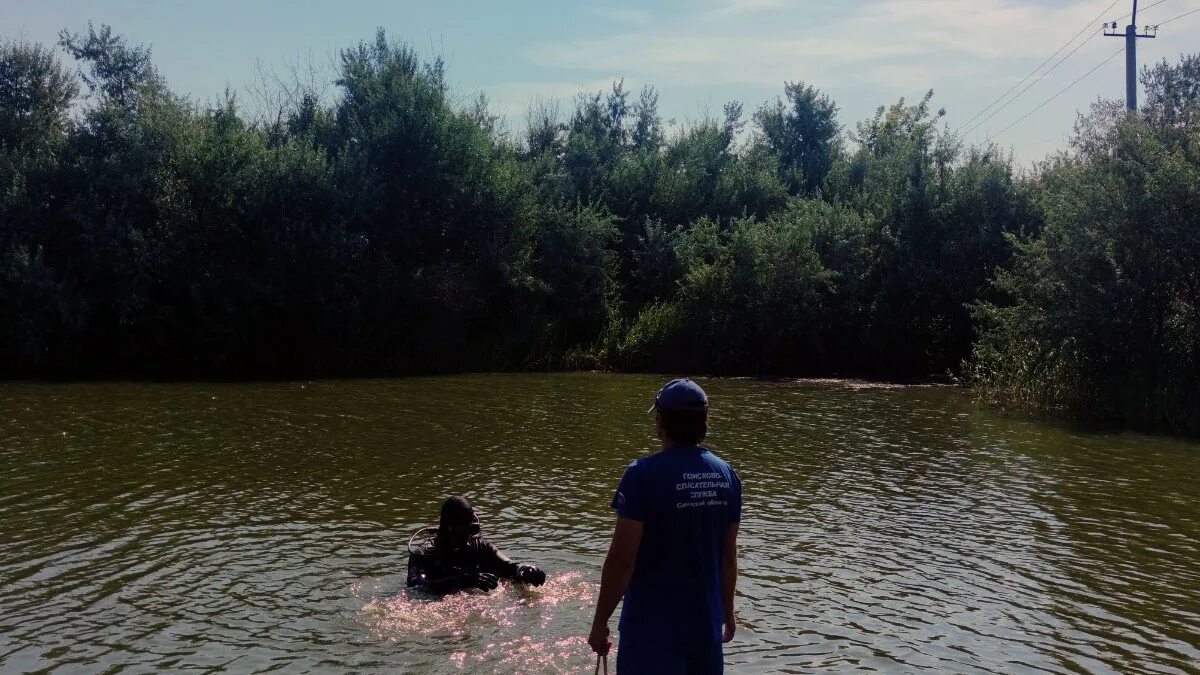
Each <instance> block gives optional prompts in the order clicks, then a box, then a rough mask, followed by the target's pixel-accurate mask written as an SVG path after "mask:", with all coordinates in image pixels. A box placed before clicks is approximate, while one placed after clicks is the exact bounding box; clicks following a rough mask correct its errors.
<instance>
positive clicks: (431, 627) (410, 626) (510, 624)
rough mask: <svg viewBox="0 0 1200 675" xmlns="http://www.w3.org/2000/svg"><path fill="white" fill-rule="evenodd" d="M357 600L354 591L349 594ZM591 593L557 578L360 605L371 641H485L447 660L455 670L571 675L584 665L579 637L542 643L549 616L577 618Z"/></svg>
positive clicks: (585, 652) (574, 579)
mask: <svg viewBox="0 0 1200 675" xmlns="http://www.w3.org/2000/svg"><path fill="white" fill-rule="evenodd" d="M355 590H356V593H361V588H356V589H355ZM596 591H597V585H596V584H595V583H593V582H588V581H584V580H583V575H582V574H581V573H579V572H567V573H564V574H557V575H554V576H553V577H551V578H550V579H548V580H547V581H546V584H545V585H543V586H541V587H540V588H527V587H525V586H522V585H520V584H504V585H502V586H501V587H500V589H498V590H496V591H493V592H491V593H480V592H464V593H456V594H452V595H447V596H445V597H437V596H432V595H429V594H427V593H424V592H422V591H414V590H410V589H409V590H405V591H403V592H401V593H399V594H397V595H394V596H391V597H374V598H370V599H368V600H367V602H366V604H365V605H364V606H363V608H362V611H361V616H362V620H363V622H364V624H365V625H366V626H367V627H368V629H369V630H370V631H371V633H372V634H373V635H374V636H375V637H376V638H377V639H379V640H383V641H389V642H400V641H403V640H405V639H406V638H411V637H413V636H423V637H433V638H438V637H442V638H485V639H481V640H480V641H479V644H478V645H476V646H474V648H472V649H471V650H470V651H464V650H461V649H458V650H456V651H453V652H450V653H448V654H447V658H448V659H449V660H450V662H451V663H453V664H454V665H455V666H456V667H457V668H459V669H466V668H468V667H470V669H471V670H476V669H479V668H481V667H486V666H491V667H492V668H493V671H494V672H518V673H555V672H574V671H576V670H578V668H579V666H580V664H583V663H586V662H587V661H588V659H590V658H591V655H590V650H589V649H588V646H587V642H586V639H585V638H584V636H583V635H576V636H570V637H553V636H548V635H547V634H546V631H547V629H548V628H550V624H551V622H552V621H553V620H554V618H555V615H556V612H557V611H558V610H559V609H560V608H561V609H562V610H563V611H565V612H568V613H570V615H572V616H574V615H578V614H580V613H585V612H586V611H587V610H588V608H590V606H591V605H592V604H593V602H594V601H595V598H596Z"/></svg>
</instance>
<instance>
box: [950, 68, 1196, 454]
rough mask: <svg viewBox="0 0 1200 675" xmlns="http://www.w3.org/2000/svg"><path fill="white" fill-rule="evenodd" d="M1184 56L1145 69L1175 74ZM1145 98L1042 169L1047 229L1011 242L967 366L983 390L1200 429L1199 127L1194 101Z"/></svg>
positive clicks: (1043, 405) (1130, 420)
mask: <svg viewBox="0 0 1200 675" xmlns="http://www.w3.org/2000/svg"><path fill="white" fill-rule="evenodd" d="M1193 66H1194V61H1193V60H1188V59H1185V60H1184V62H1183V63H1182V64H1181V66H1180V71H1181V72H1179V73H1163V72H1162V71H1161V69H1159V70H1156V71H1155V72H1153V73H1152V74H1150V75H1149V77H1150V78H1157V79H1158V80H1159V81H1168V82H1172V81H1173V82H1178V81H1179V80H1180V79H1181V78H1186V77H1194V73H1192V69H1193ZM1189 73H1191V74H1190V75H1189ZM1155 86H1156V85H1155V84H1154V83H1153V82H1148V83H1147V89H1148V90H1151V91H1153V90H1154V89H1155ZM1193 91H1194V90H1193ZM1151 101H1152V102H1151V103H1150V105H1149V106H1148V109H1146V110H1144V111H1143V114H1142V118H1141V119H1134V118H1118V119H1117V120H1115V121H1112V120H1111V118H1110V117H1102V118H1101V119H1100V120H1092V121H1089V122H1087V123H1085V124H1084V125H1082V126H1083V127H1084V128H1093V127H1096V126H1106V127H1107V128H1108V131H1105V132H1104V133H1093V134H1091V137H1092V138H1093V139H1100V140H1107V143H1108V144H1107V146H1104V145H1097V144H1095V143H1090V144H1086V145H1083V146H1079V147H1081V148H1082V149H1083V150H1084V152H1082V153H1081V154H1079V155H1076V156H1066V155H1060V156H1058V157H1056V158H1054V159H1053V160H1051V161H1050V162H1048V163H1047V164H1046V166H1045V167H1044V168H1043V170H1042V174H1041V176H1040V180H1039V190H1038V194H1037V200H1038V206H1039V209H1040V211H1041V213H1042V214H1043V216H1044V218H1045V226H1044V229H1043V230H1042V231H1041V232H1040V233H1039V235H1038V236H1036V237H1029V236H1027V237H1023V238H1020V239H1019V240H1018V243H1017V249H1016V255H1015V259H1014V261H1013V264H1012V265H1011V267H1009V268H1006V269H1003V270H1001V271H1000V272H999V273H998V274H997V276H996V280H995V287H996V290H997V291H999V292H1000V293H1002V296H1001V297H1000V298H998V299H997V300H996V301H993V302H981V303H979V304H978V305H977V307H976V312H977V315H978V318H979V320H980V321H981V323H982V325H983V326H984V330H983V333H982V336H981V339H980V341H979V343H978V344H977V345H976V347H975V352H974V356H973V358H972V360H971V362H970V375H971V376H972V378H973V380H974V382H975V383H977V384H978V385H979V387H980V388H981V389H982V390H983V391H984V392H985V393H986V394H987V395H989V396H990V397H992V398H994V399H997V400H1000V401H1003V402H1007V403H1012V404H1016V405H1021V406H1026V407H1032V408H1039V409H1045V410H1050V411H1055V412H1059V413H1064V414H1070V415H1075V416H1081V417H1088V418H1098V419H1103V420H1108V421H1114V422H1118V423H1123V424H1132V425H1138V426H1147V427H1160V428H1167V429H1178V430H1191V431H1197V430H1200V361H1198V359H1200V215H1198V214H1200V130H1198V129H1197V128H1196V126H1195V125H1194V124H1184V125H1182V126H1180V124H1179V120H1180V118H1179V117H1178V111H1180V110H1187V109H1189V108H1191V107H1192V106H1194V105H1195V104H1196V101H1195V100H1194V99H1186V100H1181V99H1179V98H1175V97H1169V96H1168V97H1156V96H1152V97H1151Z"/></svg>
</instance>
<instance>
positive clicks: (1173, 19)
mask: <svg viewBox="0 0 1200 675" xmlns="http://www.w3.org/2000/svg"><path fill="white" fill-rule="evenodd" d="M1196 12H1200V9H1193V10H1192V11H1190V12H1185V13H1183V14H1180V15H1179V16H1176V17H1172V18H1170V19H1167V20H1166V21H1159V22H1158V24H1156V25H1159V26H1165V25H1167V24H1169V23H1171V22H1172V21H1178V20H1180V19H1182V18H1183V17H1185V16H1191V15H1193V14H1195V13H1196Z"/></svg>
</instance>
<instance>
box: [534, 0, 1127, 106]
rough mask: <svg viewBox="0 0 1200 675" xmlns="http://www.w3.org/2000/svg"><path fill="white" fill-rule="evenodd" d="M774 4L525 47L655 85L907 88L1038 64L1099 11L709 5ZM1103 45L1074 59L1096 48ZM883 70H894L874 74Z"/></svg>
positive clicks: (985, 5) (926, 4) (884, 2)
mask: <svg viewBox="0 0 1200 675" xmlns="http://www.w3.org/2000/svg"><path fill="white" fill-rule="evenodd" d="M768 8H769V9H774V10H778V11H776V12H773V13H772V14H771V15H770V16H769V17H757V18H755V17H751V16H743V20H741V21H738V22H737V25H736V26H730V25H729V23H728V22H726V23H723V24H720V25H714V24H713V23H712V22H709V21H705V20H703V17H699V18H698V19H697V20H692V21H686V20H685V21H678V20H672V21H658V22H652V23H651V24H649V25H646V26H641V27H637V28H634V29H629V30H626V31H623V32H618V33H615V34H613V35H609V36H606V37H602V38H598V39H590V40H578V41H573V42H566V41H546V42H541V43H538V44H534V45H531V46H530V47H528V48H527V50H526V53H525V55H526V57H527V58H529V59H530V60H531V61H532V62H533V63H534V64H536V65H538V66H541V67H546V68H570V69H577V70H584V71H592V72H606V73H607V72H616V73H623V74H626V75H629V76H631V77H638V78H641V79H644V80H647V81H652V82H671V83H684V84H687V83H710V84H711V83H736V84H746V85H755V86H778V85H780V84H781V83H782V82H783V81H785V80H796V79H803V80H807V81H812V82H815V83H817V84H818V85H819V86H820V85H822V84H825V85H828V84H830V83H832V82H836V81H842V80H846V79H854V80H877V81H878V80H883V81H886V82H889V83H891V84H892V85H894V86H895V87H897V88H901V89H911V88H913V87H914V86H916V87H928V86H932V85H934V84H936V83H937V82H938V81H940V80H943V79H944V78H946V77H950V76H954V77H961V76H962V75H963V74H964V73H968V74H970V73H974V75H975V76H976V77H985V78H986V77H995V78H1000V77H1002V76H1001V75H998V74H997V71H999V70H1001V68H1000V67H998V66H1003V70H1004V71H1005V72H1007V71H1008V70H1011V69H1012V63H1014V62H1015V63H1017V64H1019V65H1020V66H1022V67H1023V66H1024V64H1025V63H1026V62H1028V61H1030V60H1032V59H1034V58H1037V59H1039V61H1040V59H1041V58H1043V57H1044V56H1045V55H1048V54H1049V53H1051V52H1052V51H1053V50H1054V48H1055V47H1057V46H1058V45H1059V44H1062V41H1063V40H1065V39H1066V37H1069V36H1070V35H1071V34H1072V33H1073V31H1074V30H1075V29H1076V27H1078V26H1080V25H1082V24H1084V23H1085V22H1087V21H1091V20H1092V19H1093V18H1094V17H1095V11H1096V8H1095V7H1094V5H1093V4H1092V3H1090V2H1087V1H1084V0H1080V1H1078V2H1076V3H1073V4H1070V5H1066V6H1063V7H1059V8H1057V9H1049V8H1046V7H1044V6H1043V5H1041V4H1039V3H1035V2H1031V1H1028V0H972V1H971V2H962V1H961V0H876V1H874V2H868V3H865V4H862V5H859V6H858V7H857V9H851V10H848V11H847V10H844V9H843V10H841V11H840V12H839V13H836V14H833V15H830V14H828V13H827V14H826V15H824V16H821V15H819V14H816V13H814V11H813V10H812V9H810V8H799V7H797V6H796V5H795V4H785V3H783V2H781V1H780V0H727V1H726V2H725V3H724V4H723V5H721V6H720V7H719V8H717V9H716V10H713V11H714V12H725V13H728V14H732V13H742V14H746V13H750V12H754V11H760V10H763V9H768ZM1101 42H1102V40H1099V39H1097V40H1093V41H1092V42H1091V43H1089V44H1088V45H1087V46H1086V47H1085V48H1083V49H1082V50H1081V51H1080V54H1079V55H1078V56H1077V58H1081V59H1082V60H1084V61H1087V60H1088V57H1089V55H1094V54H1098V53H1099V51H1098V49H1097V48H1098V47H1103V45H1100V44H1098V43H1101ZM1002 59H1007V60H1009V62H1008V63H1004V64H1000V63H998V60H1002ZM1036 63H1037V61H1034V62H1033V63H1032V64H1031V65H1030V66H1028V67H1032V66H1033V65H1036ZM876 69H878V70H880V72H881V73H882V72H886V75H887V76H886V77H876V76H873V75H872V72H873V71H874V70H876Z"/></svg>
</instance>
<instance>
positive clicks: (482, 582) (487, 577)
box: [467, 572, 500, 591]
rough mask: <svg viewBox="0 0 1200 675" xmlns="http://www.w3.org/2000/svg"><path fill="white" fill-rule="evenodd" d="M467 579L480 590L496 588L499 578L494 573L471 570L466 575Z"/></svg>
mask: <svg viewBox="0 0 1200 675" xmlns="http://www.w3.org/2000/svg"><path fill="white" fill-rule="evenodd" d="M467 581H468V582H470V584H471V585H472V586H474V587H475V588H478V589H479V590H481V591H494V590H496V586H498V585H499V584H500V580H499V579H498V578H497V577H496V575H495V574H488V573H487V572H472V573H470V574H469V575H467Z"/></svg>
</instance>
